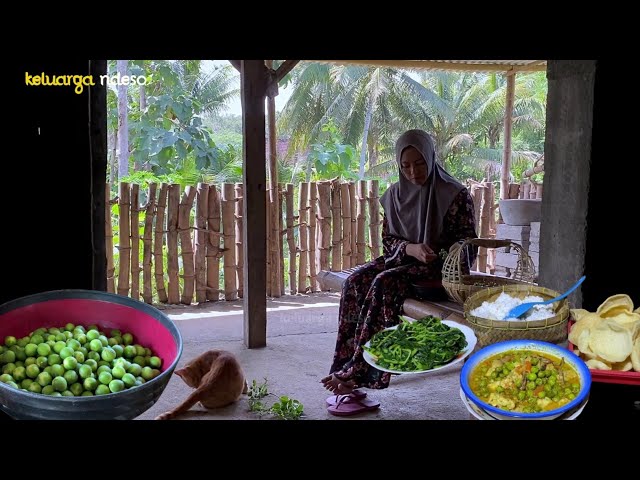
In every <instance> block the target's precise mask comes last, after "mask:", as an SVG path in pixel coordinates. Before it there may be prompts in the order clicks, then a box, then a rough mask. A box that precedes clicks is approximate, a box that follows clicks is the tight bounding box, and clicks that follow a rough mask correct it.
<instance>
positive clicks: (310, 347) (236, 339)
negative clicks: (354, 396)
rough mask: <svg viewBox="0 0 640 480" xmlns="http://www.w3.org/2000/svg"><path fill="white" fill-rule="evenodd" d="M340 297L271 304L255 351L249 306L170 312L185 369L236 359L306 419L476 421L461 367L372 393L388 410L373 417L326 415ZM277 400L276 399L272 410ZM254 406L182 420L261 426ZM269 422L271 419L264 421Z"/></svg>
mask: <svg viewBox="0 0 640 480" xmlns="http://www.w3.org/2000/svg"><path fill="white" fill-rule="evenodd" d="M338 302H339V295H338V294H335V293H316V294H313V295H296V296H285V297H281V298H279V299H273V300H269V301H268V304H267V307H268V328H267V346H266V347H265V348H261V349H252V350H249V349H247V348H246V347H245V346H244V343H243V340H242V338H243V330H242V323H243V317H242V302H241V301H238V302H217V303H214V304H205V305H203V306H202V307H179V306H176V307H167V308H165V309H164V311H165V313H167V314H168V315H169V317H170V318H171V319H172V320H174V321H175V322H176V324H177V326H178V328H179V329H180V332H181V334H182V337H183V354H182V358H181V359H180V363H179V367H181V366H183V365H185V364H186V363H188V362H189V361H190V360H191V359H192V358H194V357H196V356H197V355H199V354H201V353H202V352H204V351H206V350H209V349H214V348H215V349H225V350H229V351H231V352H234V353H235V354H236V355H237V356H238V358H239V360H240V362H241V363H242V366H243V368H244V371H245V374H246V377H247V381H248V383H249V384H250V383H251V381H252V380H254V379H255V380H257V381H258V382H262V381H263V380H264V378H265V377H266V378H267V381H268V386H269V391H270V392H273V393H275V394H276V395H278V396H280V395H287V396H289V397H290V398H295V399H297V400H299V401H300V402H301V403H302V404H303V405H304V416H303V417H302V418H303V419H312V420H355V419H366V420H371V419H380V420H468V419H470V418H471V417H470V415H469V413H468V412H467V410H466V408H465V406H464V405H463V403H462V401H461V400H460V397H459V374H460V368H461V366H452V367H451V368H450V369H444V370H441V371H440V372H438V373H434V374H431V375H405V376H395V377H393V378H392V380H391V386H390V387H389V388H387V389H384V390H375V391H374V390H367V392H368V396H369V397H370V398H372V399H375V400H378V401H380V403H381V406H380V408H379V409H378V410H377V411H374V412H367V413H362V414H359V415H356V416H352V417H336V416H333V415H331V414H329V413H328V412H327V409H326V404H325V399H326V398H327V396H329V395H330V394H329V393H328V392H327V391H326V390H325V389H324V388H323V386H322V384H321V383H320V379H321V378H322V377H323V376H325V375H326V374H327V373H328V369H329V367H330V364H331V360H332V358H333V350H334V347H335V341H336V331H337V314H338ZM190 391H191V389H190V388H189V387H187V386H186V385H185V384H184V383H183V381H182V380H181V379H180V378H179V377H178V376H177V375H174V376H173V378H172V379H171V380H170V382H169V384H168V385H167V388H166V389H165V391H164V392H163V394H162V396H161V397H160V399H159V400H158V402H157V403H156V404H155V405H154V406H153V407H152V408H150V409H149V410H148V411H147V412H145V413H144V414H143V415H141V416H140V417H138V419H143V420H151V419H153V418H154V417H156V416H157V415H159V414H160V413H163V412H165V411H167V410H170V409H172V408H173V407H175V406H176V405H178V404H179V403H181V402H182V401H183V400H184V399H185V398H186V397H187V395H188V394H189V392H190ZM275 399H276V397H272V400H271V401H270V402H269V404H271V403H273V401H274V400H275ZM248 405H249V404H248V399H247V397H246V396H243V397H242V398H241V399H240V401H238V402H237V403H235V404H233V405H231V406H229V407H225V408H222V409H217V410H209V411H207V410H205V409H204V408H203V407H202V406H200V405H197V406H195V407H193V408H192V410H191V411H190V412H189V413H188V414H186V415H184V416H182V417H180V418H182V419H185V420H208V419H215V420H223V419H228V420H258V419H260V417H259V416H258V415H256V414H255V413H252V412H250V411H249V408H248ZM263 418H264V417H263Z"/></svg>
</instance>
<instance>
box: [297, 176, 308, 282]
mask: <svg viewBox="0 0 640 480" xmlns="http://www.w3.org/2000/svg"><path fill="white" fill-rule="evenodd" d="M308 200H309V183H308V182H300V184H299V185H298V224H299V227H298V242H299V247H298V249H299V250H300V269H299V273H298V291H299V292H300V293H306V292H307V285H308V280H307V266H308V264H309V236H308V233H309V231H308V230H309V229H308V226H309V202H308Z"/></svg>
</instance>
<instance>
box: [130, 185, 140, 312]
mask: <svg viewBox="0 0 640 480" xmlns="http://www.w3.org/2000/svg"><path fill="white" fill-rule="evenodd" d="M131 298H133V299H134V300H140V185H138V184H136V183H134V184H132V185H131Z"/></svg>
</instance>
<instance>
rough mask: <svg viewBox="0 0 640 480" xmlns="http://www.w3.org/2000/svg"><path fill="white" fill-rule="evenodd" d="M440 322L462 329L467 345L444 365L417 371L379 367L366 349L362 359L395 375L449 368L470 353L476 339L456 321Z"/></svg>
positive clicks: (423, 372) (471, 332)
mask: <svg viewBox="0 0 640 480" xmlns="http://www.w3.org/2000/svg"><path fill="white" fill-rule="evenodd" d="M442 323H444V324H445V325H449V326H450V327H451V328H458V329H460V331H462V333H463V334H464V338H466V339H467V346H466V347H465V349H464V350H463V351H462V352H460V355H458V356H457V357H456V358H454V359H453V360H451V361H450V362H449V363H447V364H445V365H440V366H439V367H435V368H432V369H430V370H418V371H415V372H403V371H399V370H389V369H388V368H384V367H381V366H379V365H378V364H376V361H375V359H374V357H373V355H371V354H370V353H369V352H367V351H366V350H365V351H364V360H365V362H367V363H368V364H369V365H371V366H372V367H375V368H377V369H378V370H381V371H383V372H389V373H395V374H396V375H415V374H425V373H433V372H437V371H438V370H442V369H443V368H449V367H450V366H451V365H455V364H456V363H460V362H461V361H462V360H464V359H465V358H467V357H468V356H469V355H470V354H471V352H473V349H474V348H475V347H476V342H477V341H478V339H477V338H476V335H475V333H473V330H471V329H470V328H469V327H466V326H464V325H461V324H459V323H457V322H454V321H452V320H442ZM396 328H398V325H396V326H395V327H389V328H385V329H384V330H382V331H383V332H384V331H387V330H395V329H396ZM369 343H370V342H367V343H365V346H367V347H368V346H369Z"/></svg>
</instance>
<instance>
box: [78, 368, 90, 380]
mask: <svg viewBox="0 0 640 480" xmlns="http://www.w3.org/2000/svg"><path fill="white" fill-rule="evenodd" d="M91 373H92V370H91V366H89V365H80V367H78V374H79V375H80V378H82V379H85V378H89V377H91Z"/></svg>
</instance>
